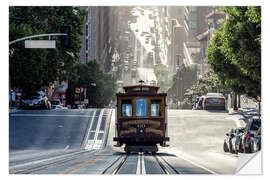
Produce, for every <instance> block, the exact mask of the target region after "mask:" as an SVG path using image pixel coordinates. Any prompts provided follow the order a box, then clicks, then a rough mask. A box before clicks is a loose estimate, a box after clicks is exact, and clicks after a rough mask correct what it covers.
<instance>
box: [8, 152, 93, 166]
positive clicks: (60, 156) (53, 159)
mask: <svg viewBox="0 0 270 180" xmlns="http://www.w3.org/2000/svg"><path fill="white" fill-rule="evenodd" d="M83 152H93V153H95V152H96V151H86V150H84V151H77V152H74V153H68V154H63V155H59V156H55V157H50V158H46V159H41V160H36V161H31V162H27V163H22V164H17V165H14V166H9V170H14V169H16V168H20V167H24V166H29V165H36V164H40V163H44V162H49V161H56V160H61V159H62V158H68V157H71V156H74V155H77V154H81V153H83Z"/></svg>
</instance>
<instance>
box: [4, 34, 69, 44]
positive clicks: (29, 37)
mask: <svg viewBox="0 0 270 180" xmlns="http://www.w3.org/2000/svg"><path fill="white" fill-rule="evenodd" d="M67 35H68V34H67V33H51V34H37V35H33V36H26V37H23V38H20V39H16V40H14V41H10V42H9V45H11V44H14V43H17V42H20V41H23V40H26V39H32V38H37V37H46V36H49V37H50V36H67Z"/></svg>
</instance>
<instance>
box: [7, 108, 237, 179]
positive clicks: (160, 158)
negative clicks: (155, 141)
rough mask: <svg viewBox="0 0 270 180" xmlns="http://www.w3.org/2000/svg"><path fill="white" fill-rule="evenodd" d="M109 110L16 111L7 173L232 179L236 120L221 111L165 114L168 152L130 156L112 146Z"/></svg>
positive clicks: (162, 149) (177, 111) (111, 114)
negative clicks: (230, 143) (228, 139)
mask: <svg viewBox="0 0 270 180" xmlns="http://www.w3.org/2000/svg"><path fill="white" fill-rule="evenodd" d="M114 113H115V112H114V111H111V110H108V109H91V110H57V111H55V110H54V111H53V110H48V111H44V110H42V111H39V110H36V111H18V112H15V113H10V119H9V122H10V123H9V126H10V129H9V138H10V139H9V141H10V146H9V150H10V152H9V160H10V162H9V170H10V173H11V174H17V173H18V174H233V173H234V172H235V169H236V166H237V157H236V156H235V155H232V154H229V153H223V151H222V144H223V140H224V135H225V133H226V132H227V131H228V129H230V128H232V127H235V126H238V125H239V122H237V121H238V120H236V118H234V117H232V116H230V115H228V113H227V112H221V111H197V110H186V111H185V110H169V111H168V118H169V119H168V123H169V127H168V128H169V137H170V142H169V144H170V147H167V148H161V147H159V152H158V153H157V155H156V156H154V155H152V154H143V153H140V154H131V155H129V156H127V155H126V154H125V153H124V151H123V148H117V147H113V145H114V144H115V142H113V141H112V139H113V137H114V134H115V131H114V130H115V127H114V124H115V115H114Z"/></svg>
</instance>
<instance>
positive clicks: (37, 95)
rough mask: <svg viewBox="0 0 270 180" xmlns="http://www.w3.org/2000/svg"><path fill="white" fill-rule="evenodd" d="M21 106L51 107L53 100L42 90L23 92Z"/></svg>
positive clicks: (26, 107)
mask: <svg viewBox="0 0 270 180" xmlns="http://www.w3.org/2000/svg"><path fill="white" fill-rule="evenodd" d="M21 108H22V109H30V108H33V109H34V108H44V109H51V102H50V101H49V99H48V97H47V96H46V95H45V94H44V92H42V91H34V92H28V93H23V94H22V98H21Z"/></svg>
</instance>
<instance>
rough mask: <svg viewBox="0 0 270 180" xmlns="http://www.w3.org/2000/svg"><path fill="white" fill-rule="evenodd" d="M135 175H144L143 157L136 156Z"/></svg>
mask: <svg viewBox="0 0 270 180" xmlns="http://www.w3.org/2000/svg"><path fill="white" fill-rule="evenodd" d="M136 174H146V173H145V164H144V156H143V155H139V154H138V161H137V171H136Z"/></svg>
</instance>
